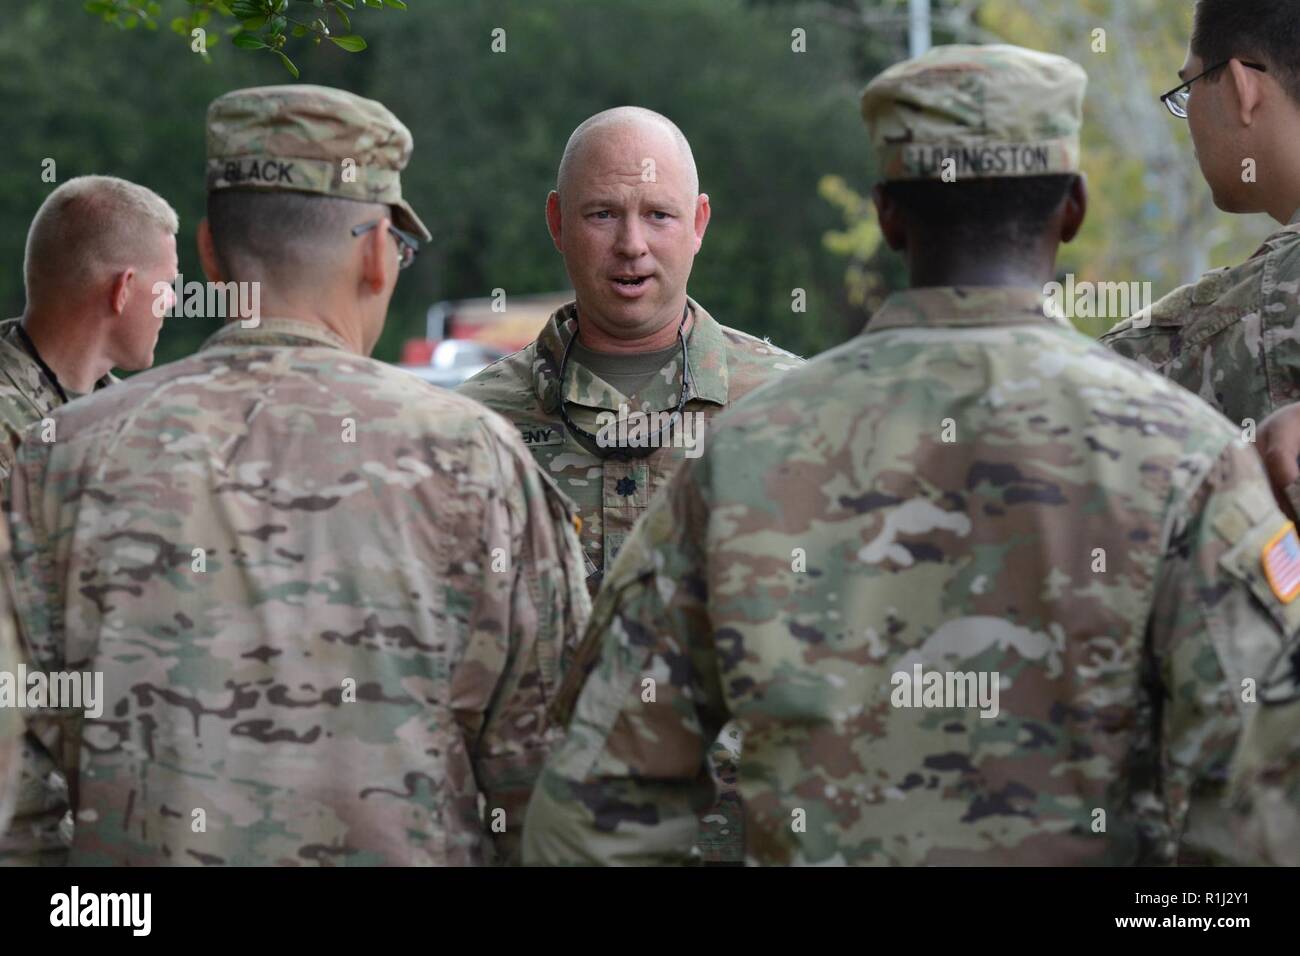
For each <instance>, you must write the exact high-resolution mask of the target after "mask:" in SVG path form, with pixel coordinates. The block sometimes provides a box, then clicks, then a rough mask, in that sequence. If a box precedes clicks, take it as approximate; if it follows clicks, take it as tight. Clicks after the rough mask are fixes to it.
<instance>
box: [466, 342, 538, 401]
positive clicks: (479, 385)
mask: <svg viewBox="0 0 1300 956" xmlns="http://www.w3.org/2000/svg"><path fill="white" fill-rule="evenodd" d="M536 361H537V343H536V342H530V343H529V344H528V345H526V346H524V347H523V348H522V349H520V350H519V351H518V352H512V353H511V354H509V355H507V356H506V357H505V358H502V359H498V360H497V361H495V362H493V363H492V364H491V365H489V366H488V367H487V368H485V369H483V371H481V372H479V373H477V374H475V375H473V376H471V377H470V378H468V379H466V380H465V381H464V382H463V383H461V384H460V385H459V386H457V388H456V392H457V394H459V395H462V396H464V397H465V398H468V399H472V400H473V401H475V402H479V403H480V404H483V405H486V406H487V407H488V408H490V409H492V410H493V411H495V412H498V413H500V414H504V415H506V417H511V414H512V413H514V412H518V411H523V410H525V409H531V408H532V407H533V406H535V405H536V404H537V396H536V394H535V392H534V389H533V366H534V363H535V362H536Z"/></svg>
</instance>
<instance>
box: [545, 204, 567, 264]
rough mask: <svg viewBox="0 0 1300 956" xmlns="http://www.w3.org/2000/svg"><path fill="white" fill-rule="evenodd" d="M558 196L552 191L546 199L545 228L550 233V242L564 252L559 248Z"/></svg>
mask: <svg viewBox="0 0 1300 956" xmlns="http://www.w3.org/2000/svg"><path fill="white" fill-rule="evenodd" d="M560 225H561V220H560V194H559V193H557V192H556V191H555V190H554V189H552V190H551V193H550V195H549V196H547V197H546V228H547V229H548V230H549V231H550V233H551V242H553V243H555V248H556V249H559V251H560V252H564V250H563V249H561V248H560Z"/></svg>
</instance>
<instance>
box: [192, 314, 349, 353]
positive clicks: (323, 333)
mask: <svg viewBox="0 0 1300 956" xmlns="http://www.w3.org/2000/svg"><path fill="white" fill-rule="evenodd" d="M251 345H280V346H297V347H298V348H305V347H308V346H324V347H326V348H334V349H343V350H344V351H345V352H351V351H352V348H351V346H349V345H348V344H347V342H345V341H343V339H342V338H341V337H340V336H338V335H337V334H335V333H334V332H331V331H330V330H329V329H327V328H325V326H323V325H318V324H317V323H315V322H303V321H301V320H299V319H262V320H261V321H260V322H259V323H258V324H257V326H256V328H251V329H246V328H244V327H243V325H242V324H241V323H240V322H238V321H235V322H228V323H226V324H225V325H223V326H222V327H221V328H220V329H218V330H217V331H216V332H215V333H214V334H213V335H212V336H211V337H209V338H208V340H207V341H206V342H204V343H203V345H202V346H200V349H208V348H214V349H215V348H229V347H231V346H237V347H243V346H251Z"/></svg>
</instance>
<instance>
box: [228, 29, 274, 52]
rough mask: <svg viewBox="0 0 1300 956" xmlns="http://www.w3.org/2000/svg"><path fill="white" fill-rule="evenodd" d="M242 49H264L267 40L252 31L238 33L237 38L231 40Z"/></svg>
mask: <svg viewBox="0 0 1300 956" xmlns="http://www.w3.org/2000/svg"><path fill="white" fill-rule="evenodd" d="M230 42H231V43H233V44H235V46H237V47H239V48H240V49H241V50H264V49H266V41H265V40H263V39H262V38H261V37H259V36H256V35H254V34H252V33H237V34H235V38H234V39H233V40H231V41H230Z"/></svg>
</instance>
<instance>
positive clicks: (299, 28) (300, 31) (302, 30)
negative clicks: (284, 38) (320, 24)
mask: <svg viewBox="0 0 1300 956" xmlns="http://www.w3.org/2000/svg"><path fill="white" fill-rule="evenodd" d="M290 32H291V33H292V34H293V35H294V36H296V37H305V36H306V35H307V28H306V27H305V26H303V25H302V24H301V23H299V24H297V25H296V26H294V28H293V29H292V30H291V31H290Z"/></svg>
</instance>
